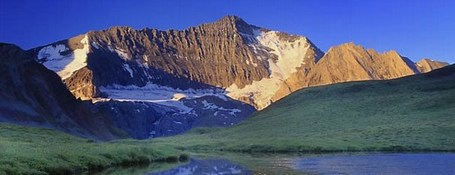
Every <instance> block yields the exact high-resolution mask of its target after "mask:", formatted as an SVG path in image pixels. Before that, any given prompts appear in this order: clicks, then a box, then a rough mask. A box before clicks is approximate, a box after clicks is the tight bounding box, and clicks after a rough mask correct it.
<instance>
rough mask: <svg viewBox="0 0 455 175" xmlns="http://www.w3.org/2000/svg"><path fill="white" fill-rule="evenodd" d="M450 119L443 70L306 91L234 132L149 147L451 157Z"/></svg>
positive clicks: (453, 123) (454, 140)
mask: <svg viewBox="0 0 455 175" xmlns="http://www.w3.org/2000/svg"><path fill="white" fill-rule="evenodd" d="M454 113H455V65H450V66H446V67H444V68H441V69H437V70H434V71H431V72H428V73H423V74H418V75H412V76H407V77H404V78H399V79H394V80H383V81H360V82H349V83H340V84H335V85H327V86H320V87H311V88H305V89H302V90H299V91H297V92H294V93H292V94H291V95H289V96H287V97H285V98H283V99H281V100H279V101H277V102H275V103H273V104H272V105H270V106H269V107H267V108H265V109H264V110H261V111H259V112H257V113H255V114H254V115H253V116H251V117H249V118H248V119H246V120H245V121H243V122H242V123H240V124H239V125H236V126H233V127H230V128H226V129H202V128H201V129H194V130H193V131H191V132H189V133H187V134H183V135H180V136H176V137H171V138H163V139H157V140H154V141H153V142H154V143H155V144H166V145H178V146H179V147H180V148H184V149H189V150H192V149H201V150H212V151H213V150H224V151H226V150H232V151H241V152H248V151H259V152H261V151H263V152H279V151H284V152H286V151H291V152H294V151H295V152H297V151H300V152H307V151H317V152H320V151H417V150H425V151H429V150H438V151H453V150H455V137H454V136H455V116H454V115H453V114H454Z"/></svg>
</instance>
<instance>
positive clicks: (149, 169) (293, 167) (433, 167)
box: [100, 153, 455, 175]
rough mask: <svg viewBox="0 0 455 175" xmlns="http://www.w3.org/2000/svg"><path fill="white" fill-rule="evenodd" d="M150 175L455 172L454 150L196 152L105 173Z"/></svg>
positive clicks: (444, 174)
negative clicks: (175, 159)
mask: <svg viewBox="0 0 455 175" xmlns="http://www.w3.org/2000/svg"><path fill="white" fill-rule="evenodd" d="M100 174H103V175H108V174H109V175H113V174H147V175H176V174H177V175H192V174H197V175H199V174H201V175H203V174H207V175H227V174H323V175H324V174H327V175H332V174H337V175H338V174H353V175H357V174H359V175H363V174H381V175H382V174H393V175H395V174H400V175H406V174H410V175H411V174H412V175H414V174H416V175H419V174H422V175H427V174H428V175H433V174H439V175H455V154H453V153H353V154H341V153H339V154H318V155H315V154H311V155H263V154H261V155H251V154H227V155H216V156H214V155H213V154H212V155H194V156H192V158H191V159H190V160H189V161H188V162H184V163H179V164H160V165H153V166H152V165H149V166H145V167H129V168H115V169H109V170H107V171H105V172H101V173H100Z"/></svg>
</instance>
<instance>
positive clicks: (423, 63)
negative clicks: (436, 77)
mask: <svg viewBox="0 0 455 175" xmlns="http://www.w3.org/2000/svg"><path fill="white" fill-rule="evenodd" d="M416 65H417V69H418V70H419V71H420V72H423V73H424V72H430V71H432V70H434V69H437V68H441V67H444V66H447V65H448V64H447V63H446V62H440V61H434V60H431V59H428V58H425V59H422V60H420V61H419V62H417V64H416Z"/></svg>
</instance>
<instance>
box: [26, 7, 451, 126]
mask: <svg viewBox="0 0 455 175" xmlns="http://www.w3.org/2000/svg"><path fill="white" fill-rule="evenodd" d="M29 54H31V55H34V56H35V57H36V60H38V61H39V62H41V63H42V64H44V65H45V66H46V67H47V68H49V69H51V70H53V71H55V72H57V73H58V74H59V76H60V77H61V79H62V80H63V81H64V83H65V84H66V86H67V87H68V89H69V90H70V91H71V92H72V93H73V94H74V95H75V96H76V97H78V98H81V99H89V100H94V102H100V101H103V102H104V101H107V100H109V99H110V100H113V101H117V102H129V103H133V104H137V105H140V104H142V103H147V104H154V105H160V106H161V107H163V106H164V107H168V108H172V109H173V110H170V111H173V112H171V113H172V114H171V115H175V116H181V115H186V116H190V115H194V116H192V117H187V119H188V120H191V122H189V123H190V124H189V125H188V126H189V127H192V126H193V124H194V123H198V122H202V121H203V120H208V118H209V117H214V116H217V115H215V114H220V113H223V112H225V111H226V110H228V111H229V110H230V111H231V112H227V113H225V115H224V117H222V118H218V119H217V122H221V123H231V122H230V121H231V120H232V118H235V117H237V118H242V117H243V116H248V115H249V114H251V113H252V112H253V111H254V110H250V108H249V107H244V105H246V104H249V105H251V106H253V107H254V108H256V109H258V110H261V109H263V108H265V107H267V106H268V105H270V104H271V103H272V102H273V101H276V100H279V99H281V98H283V97H285V96H286V95H288V94H290V93H292V92H294V91H296V90H298V89H301V88H304V87H309V86H317V85H324V84H331V83H338V82H346V81H358V80H383V79H392V78H398V77H402V76H406V75H412V74H416V73H420V72H425V71H430V70H432V69H436V68H439V67H441V66H444V64H438V63H435V62H432V61H429V60H428V61H425V62H422V63H420V65H421V66H417V67H416V65H415V64H414V63H412V62H411V61H410V60H409V59H407V58H405V57H402V56H400V55H399V54H398V53H396V52H395V51H390V52H386V53H378V52H376V51H374V50H371V49H368V50H367V49H364V48H363V47H361V46H356V45H355V44H352V43H348V44H343V45H340V46H336V47H333V48H331V49H330V50H329V51H328V52H327V53H324V52H322V51H321V50H320V49H318V48H317V47H316V46H315V44H313V43H312V42H311V41H310V40H309V39H308V38H306V37H303V36H297V35H291V34H286V33H283V32H278V31H272V30H269V29H265V28H260V27H257V26H253V25H250V24H248V23H246V22H245V21H243V20H242V19H240V18H239V17H235V16H227V17H224V18H222V19H220V20H218V21H216V22H213V23H207V24H202V25H200V26H197V27H190V28H188V29H186V30H181V31H179V30H168V31H160V30H157V29H142V30H134V29H132V28H129V27H112V28H109V29H106V30H102V31H91V32H88V33H86V34H83V35H80V36H77V37H74V38H71V39H69V40H64V41H60V42H56V43H53V44H50V45H47V46H43V47H38V48H35V49H32V50H30V51H29ZM418 65H419V64H418ZM200 98H210V99H214V98H215V99H217V100H213V101H214V102H213V106H216V107H213V106H212V107H211V110H210V112H207V111H204V110H200V109H201V108H204V105H203V104H202V103H200V100H199V99H200ZM188 101H190V103H188ZM192 103H195V104H199V103H200V104H202V105H197V106H192ZM234 103H235V104H238V105H239V106H232V105H230V104H234ZM244 103H246V104H244ZM113 104H114V106H111V107H113V108H116V107H115V104H117V105H120V106H122V107H120V108H122V109H123V110H126V109H127V108H129V109H133V108H135V107H124V106H128V105H124V104H125V103H113ZM226 105H227V106H229V108H226ZM104 106H106V105H104ZM152 106H153V105H152ZM232 111H241V112H232ZM125 114H129V115H135V114H134V112H133V111H129V112H125ZM122 116H123V117H128V116H126V115H122ZM158 118H161V117H157V120H158ZM196 119H198V120H196ZM147 121H149V120H147ZM153 121H155V120H153ZM195 121H198V122H195ZM236 121H237V120H236ZM177 122H181V121H177ZM209 123H210V122H209ZM215 123H216V122H215ZM234 123H235V122H234ZM152 124H153V122H152V120H150V122H149V124H148V126H152ZM182 127H183V126H182ZM185 127H186V126H185ZM145 130H147V132H152V130H153V129H152V130H150V128H145V129H144V131H145ZM174 130H175V129H174Z"/></svg>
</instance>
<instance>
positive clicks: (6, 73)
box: [0, 43, 124, 139]
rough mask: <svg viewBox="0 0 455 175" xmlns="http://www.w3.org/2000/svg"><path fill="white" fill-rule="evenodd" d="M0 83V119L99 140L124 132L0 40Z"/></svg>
mask: <svg viewBox="0 0 455 175" xmlns="http://www.w3.org/2000/svg"><path fill="white" fill-rule="evenodd" d="M0 82H1V83H0V122H11V123H16V124H22V125H33V126H42V127H47V128H55V129H59V130H62V131H65V132H68V133H71V134H75V135H79V136H84V137H92V138H93V137H94V138H100V139H113V138H117V137H118V136H121V135H124V134H122V132H121V131H120V130H119V129H117V128H116V127H115V126H114V125H113V124H112V122H110V121H109V120H108V119H106V118H105V116H103V115H102V114H100V113H96V112H92V111H89V110H88V109H87V108H86V106H85V105H84V104H83V103H82V102H81V101H78V100H76V99H75V98H74V97H73V95H72V94H71V93H70V92H69V91H68V90H67V89H66V87H65V85H64V84H63V83H62V82H61V81H60V78H59V77H58V76H57V75H56V74H55V73H54V72H52V71H50V70H48V69H46V67H44V66H43V65H41V64H39V63H37V62H36V61H35V60H33V58H32V57H29V56H28V55H27V54H26V53H25V52H24V51H22V50H21V49H20V48H18V47H17V46H14V45H10V44H4V43H0Z"/></svg>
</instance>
